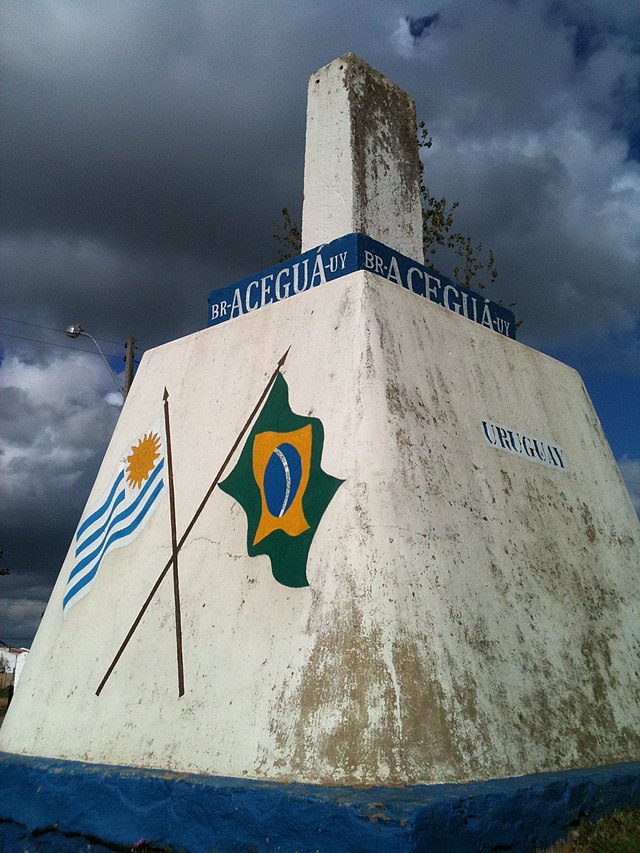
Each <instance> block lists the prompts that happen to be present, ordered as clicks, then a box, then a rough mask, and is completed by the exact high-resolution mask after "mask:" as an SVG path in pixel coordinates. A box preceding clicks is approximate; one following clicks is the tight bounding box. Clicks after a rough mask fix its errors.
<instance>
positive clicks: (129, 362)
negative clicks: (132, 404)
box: [124, 335, 136, 400]
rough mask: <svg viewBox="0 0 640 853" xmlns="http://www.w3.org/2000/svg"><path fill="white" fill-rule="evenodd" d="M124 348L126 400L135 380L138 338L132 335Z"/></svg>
mask: <svg viewBox="0 0 640 853" xmlns="http://www.w3.org/2000/svg"><path fill="white" fill-rule="evenodd" d="M124 349H125V356H124V399H125V400H126V399H127V394H128V393H129V390H130V389H131V383H132V382H133V359H134V356H135V353H136V339H135V338H134V337H132V336H131V335H130V336H129V337H128V338H127V342H126V343H125V345H124Z"/></svg>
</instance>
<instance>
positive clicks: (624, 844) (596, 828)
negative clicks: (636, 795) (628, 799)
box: [546, 808, 640, 853]
mask: <svg viewBox="0 0 640 853" xmlns="http://www.w3.org/2000/svg"><path fill="white" fill-rule="evenodd" d="M546 853H640V810H638V809H631V808H624V809H620V810H619V811H615V812H612V813H611V814H610V815H607V816H606V817H603V818H602V820H599V821H598V822H597V823H585V824H583V825H582V826H580V827H579V828H578V829H576V830H575V831H574V832H572V833H571V835H570V836H569V838H568V839H567V840H566V841H559V842H557V844H554V845H553V847H550V848H549V849H548V850H547V851H546Z"/></svg>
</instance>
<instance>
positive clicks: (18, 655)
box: [0, 646, 29, 687]
mask: <svg viewBox="0 0 640 853" xmlns="http://www.w3.org/2000/svg"><path fill="white" fill-rule="evenodd" d="M28 656H29V649H17V648H14V646H0V671H1V672H8V673H12V674H13V679H12V680H11V683H13V686H14V687H15V686H16V684H17V683H18V681H19V680H20V675H21V673H22V668H23V667H24V665H25V663H26V661H27V658H28Z"/></svg>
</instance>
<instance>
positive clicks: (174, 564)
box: [96, 347, 291, 696]
mask: <svg viewBox="0 0 640 853" xmlns="http://www.w3.org/2000/svg"><path fill="white" fill-rule="evenodd" d="M289 349H291V347H289V348H288V349H287V351H286V352H285V353H284V355H283V356H282V357H281V358H280V361H279V362H278V364H277V365H276V368H275V370H274V371H273V373H272V374H271V376H270V377H269V381H268V382H267V384H266V385H265V388H264V390H263V392H262V394H261V395H260V398H259V399H258V402H257V403H256V404H255V406H254V407H253V411H252V412H251V414H250V415H249V417H248V418H247V420H246V422H245V424H244V426H243V427H242V429H241V430H240V432H239V433H238V436H237V437H236V439H235V441H234V442H233V445H232V446H231V449H230V450H229V453H228V454H227V456H226V459H225V460H224V462H223V463H222V465H221V466H220V470H219V471H218V473H217V474H216V476H215V477H214V478H213V481H212V483H211V485H210V486H209V488H208V489H207V491H206V494H205V496H204V497H203V499H202V501H201V502H200V505H199V506H198V508H197V510H196V511H195V513H194V514H193V516H192V518H191V521H190V522H189V524H188V525H187V527H186V529H185V531H184V533H183V534H182V536H181V537H180V539H179V540H178V537H177V530H176V514H175V495H174V488H173V462H172V456H171V436H170V431H169V393H168V391H167V389H166V388H165V389H164V398H163V400H164V417H165V433H166V439H167V467H168V475H169V506H170V514H171V557H170V558H169V559H168V560H167V563H166V565H165V566H164V568H163V569H162V571H161V572H160V574H159V575H158V578H157V580H156V582H155V583H154V585H153V586H152V587H151V591H150V592H149V595H148V596H147V598H146V599H145V601H144V604H143V605H142V607H141V608H140V611H139V613H138V615H137V616H136V618H135V619H134V620H133V623H132V625H131V627H130V628H129V631H128V632H127V635H126V637H125V638H124V640H123V641H122V644H121V646H120V648H119V649H118V651H117V652H116V654H115V657H114V658H113V660H112V661H111V663H110V664H109V668H108V669H107V671H106V673H105V674H104V677H103V678H102V681H101V682H100V684H99V685H98V688H97V690H96V696H99V695H100V694H101V693H102V689H103V688H104V686H105V684H106V683H107V681H108V680H109V677H110V676H111V673H112V672H113V670H114V669H115V668H116V666H117V664H118V661H119V660H120V658H121V657H122V655H123V653H124V651H125V649H126V648H127V646H128V644H129V641H130V640H131V638H132V637H133V635H134V633H135V632H136V629H137V627H138V625H139V624H140V622H142V618H143V616H144V614H145V613H146V611H147V609H148V607H149V605H150V604H151V602H152V601H153V598H154V597H155V594H156V592H157V591H158V589H159V587H160V584H161V583H162V581H163V580H164V578H165V576H166V575H167V573H168V572H169V570H170V569H173V595H174V605H175V613H176V648H177V658H178V696H182V695H183V694H184V667H183V659H182V619H181V614H180V587H179V581H178V553H179V551H180V549H181V548H182V546H183V545H184V543H185V542H186V540H187V537H188V536H189V534H190V533H191V531H192V530H193V528H194V525H195V523H196V521H197V520H198V518H199V517H200V515H201V514H202V511H203V510H204V508H205V506H206V505H207V502H208V500H209V498H210V497H211V495H212V494H213V490H214V489H215V487H216V486H217V485H218V483H219V482H220V478H221V477H222V475H223V474H224V472H225V469H226V467H227V465H228V464H229V462H230V461H231V458H232V456H233V454H234V453H235V452H236V450H237V448H238V445H239V444H240V442H241V441H242V439H243V438H244V436H245V434H246V432H247V430H248V429H249V427H250V426H251V424H252V423H253V421H254V419H255V417H256V415H257V414H258V412H259V410H260V407H261V406H262V404H263V403H264V401H265V399H266V397H267V395H268V393H269V391H270V390H271V387H272V385H273V383H274V382H275V381H276V377H277V375H278V373H279V372H280V370H281V369H282V366H283V364H284V363H285V361H286V358H287V355H288V354H289Z"/></svg>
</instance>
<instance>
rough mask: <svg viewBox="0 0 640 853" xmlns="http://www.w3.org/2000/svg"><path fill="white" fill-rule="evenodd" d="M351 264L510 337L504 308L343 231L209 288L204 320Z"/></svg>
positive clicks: (292, 291)
mask: <svg viewBox="0 0 640 853" xmlns="http://www.w3.org/2000/svg"><path fill="white" fill-rule="evenodd" d="M357 270H365V271H366V272H369V273H372V274H373V275H377V276H379V277H381V278H384V279H386V280H387V281H389V282H391V283H392V284H395V285H397V286H399V287H403V288H404V289H405V290H409V291H411V292H412V293H415V294H416V295H418V296H422V297H423V298H425V299H428V300H429V301H431V302H436V303H437V304H438V305H442V306H444V307H445V308H447V309H448V310H449V311H454V312H455V313H456V314H460V315H461V316H462V317H466V318H467V319H469V320H472V321H473V322H475V323H478V324H479V325H481V326H486V327H487V328H489V329H492V330H493V331H495V332H498V334H501V335H505V336H506V337H508V338H513V339H514V340H515V337H516V324H515V317H514V315H513V312H512V311H509V309H508V308H505V307H504V306H503V305H498V304H497V303H496V302H492V301H491V300H490V299H485V298H484V297H482V296H480V295H479V294H478V293H475V292H474V291H473V290H470V289H469V288H468V287H464V286H463V285H461V284H458V283H457V282H455V281H452V280H451V279H449V278H446V276H443V275H441V274H440V273H437V272H434V270H431V269H429V268H428V267H425V266H424V265H423V264H420V263H418V262H417V261H414V260H412V259H411V258H408V257H406V255H402V254H400V252H396V251H395V250H394V249H390V248H389V247H388V246H385V245H384V244H383V243H379V242H378V241H377V240H372V239H371V237H367V236H366V235H365V234H347V235H346V236H345V237H340V238H339V239H338V240H334V241H333V242H331V243H326V244H325V245H323V246H318V247H317V248H316V249H311V250H310V251H309V252H305V253H304V254H303V255H299V256H298V257H296V258H293V259H292V260H289V261H285V262H284V263H282V264H278V265H277V266H275V267H270V268H269V269H267V270H263V271H262V272H260V273H258V274H257V275H254V276H250V277H249V278H244V279H242V281H238V282H236V283H235V284H231V285H229V286H228V287H223V288H222V289H220V290H214V291H212V293H211V294H210V295H209V318H208V325H209V326H217V325H218V324H219V323H224V322H225V321H226V320H232V319H235V318H236V317H242V316H244V315H245V314H249V313H251V312H253V311H258V310H259V309H260V308H264V307H265V306H266V305H271V304H272V303H274V302H281V301H282V300H283V299H288V298H289V297H291V296H296V295H297V294H299V293H304V292H305V291H307V290H312V289H313V288H315V287H319V286H320V285H322V284H326V283H327V282H329V281H334V280H335V279H338V278H342V277H343V276H345V275H349V274H350V273H352V272H356V271H357Z"/></svg>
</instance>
